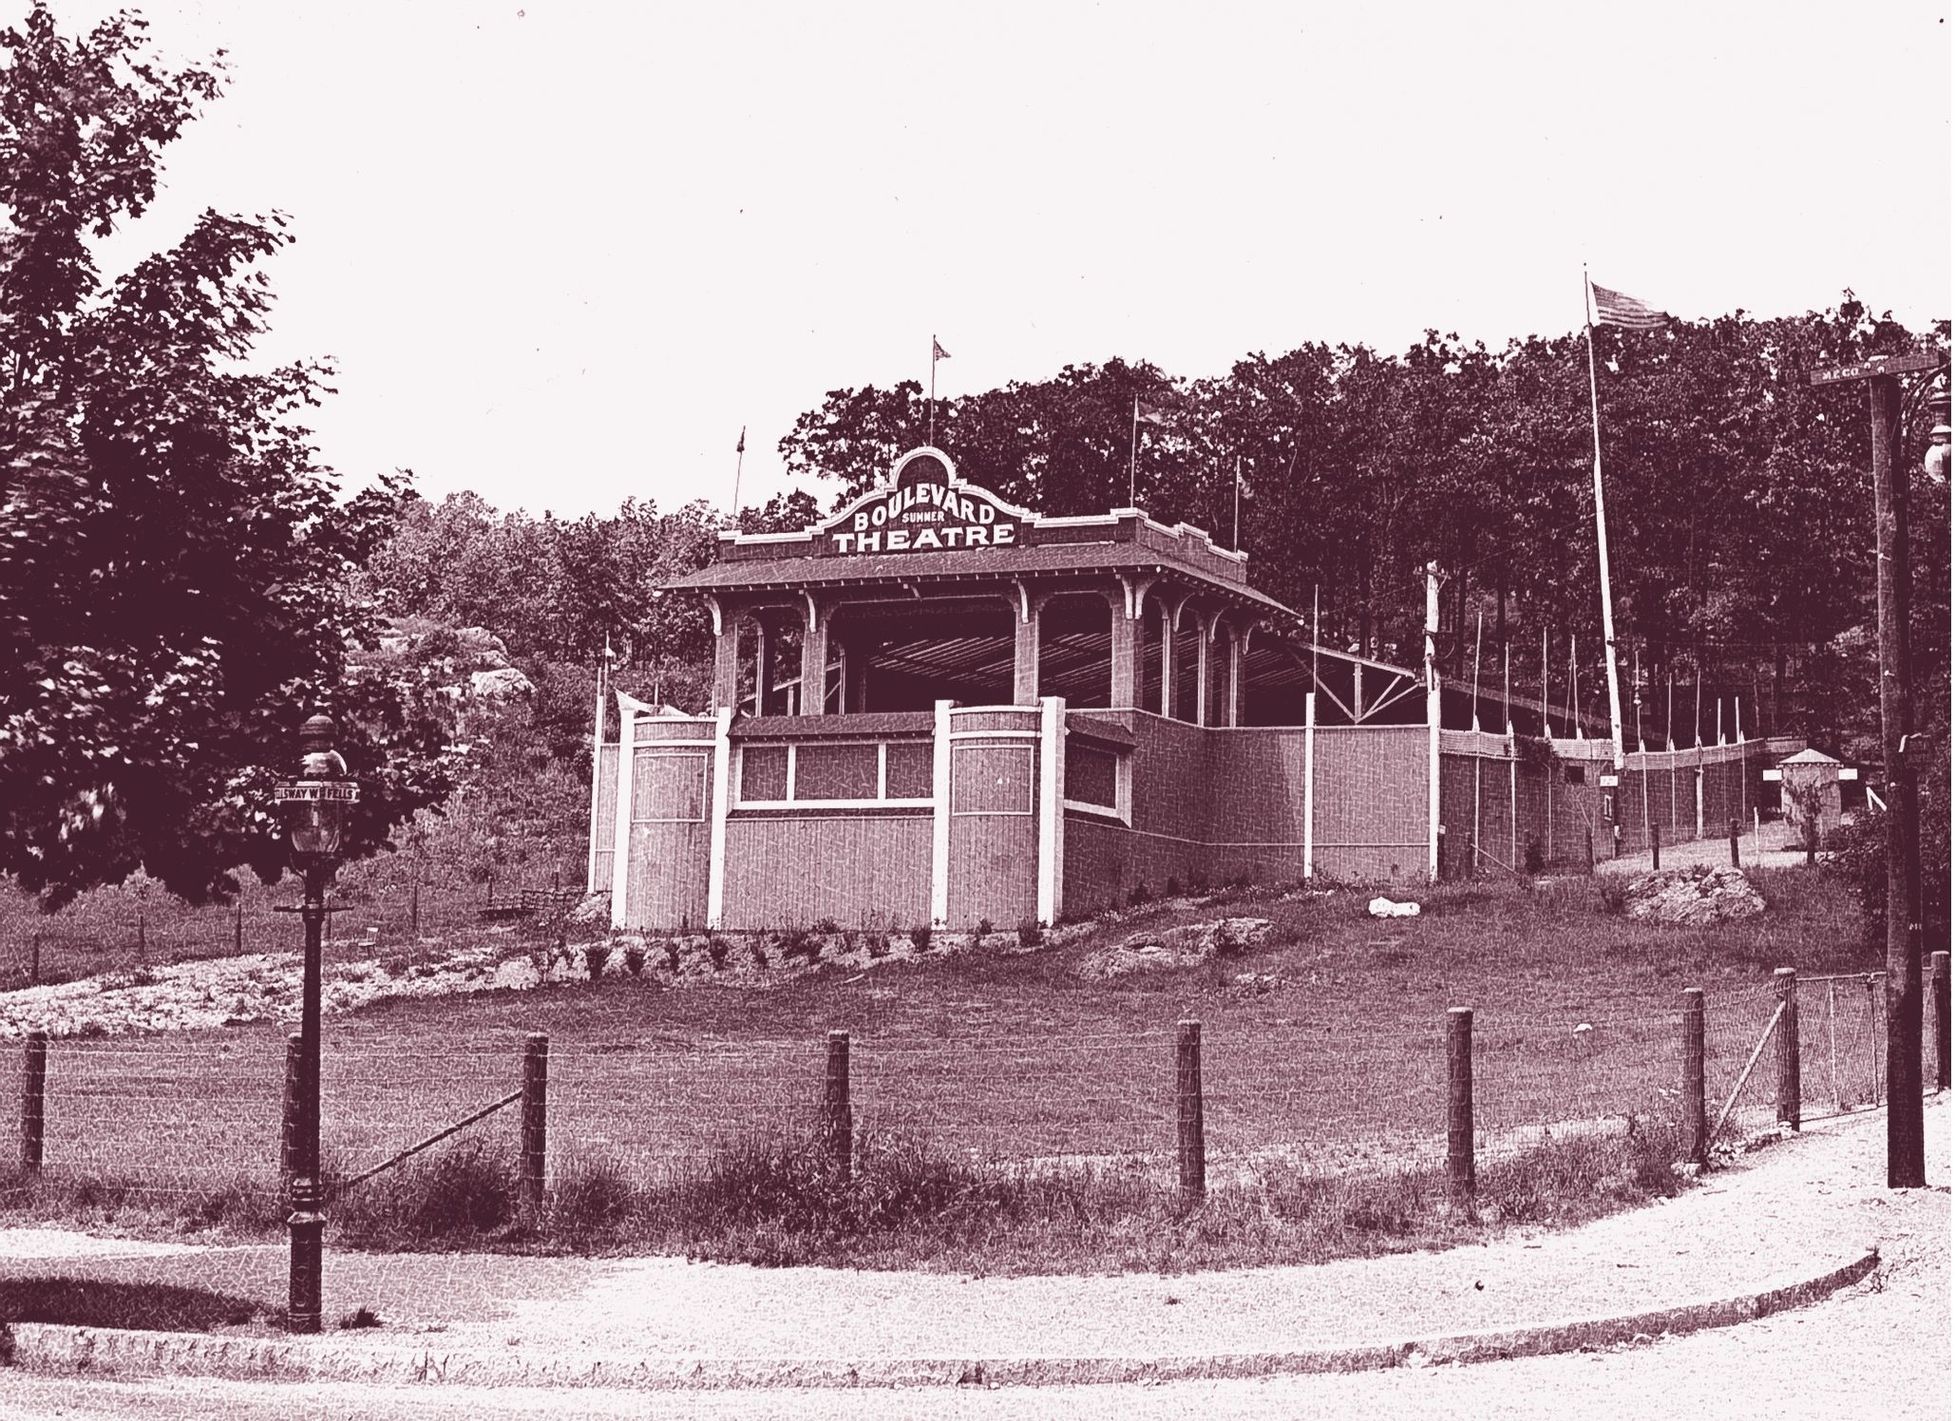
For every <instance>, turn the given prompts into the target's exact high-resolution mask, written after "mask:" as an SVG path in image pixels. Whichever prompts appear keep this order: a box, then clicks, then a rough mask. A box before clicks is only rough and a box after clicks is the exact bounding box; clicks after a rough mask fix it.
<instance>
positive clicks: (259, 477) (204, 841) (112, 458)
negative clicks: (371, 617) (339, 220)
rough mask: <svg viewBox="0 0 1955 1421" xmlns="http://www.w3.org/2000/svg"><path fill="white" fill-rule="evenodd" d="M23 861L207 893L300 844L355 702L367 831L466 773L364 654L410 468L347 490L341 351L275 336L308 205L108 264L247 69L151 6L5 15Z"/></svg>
mask: <svg viewBox="0 0 1955 1421" xmlns="http://www.w3.org/2000/svg"><path fill="white" fill-rule="evenodd" d="M0 48H4V51H5V57H6V60H7V63H6V67H5V69H4V70H0V209H4V214H5V219H6V226H5V228H4V230H0V330H3V331H4V335H5V344H4V348H5V351H6V356H5V365H4V379H3V381H0V873H5V874H7V875H10V876H12V877H13V878H14V879H16V880H17V881H18V882H19V883H20V884H21V885H22V886H24V887H25V888H27V889H28V890H30V891H32V892H36V893H38V894H40V895H41V896H42V899H43V902H44V903H45V904H46V905H48V906H50V907H52V906H58V905H59V904H60V903H62V902H64V901H66V900H67V899H68V898H70V897H72V896H73V895H74V894H75V893H77V892H79V891H81V890H82V889H85V888H87V887H90V886H92V885H95V884H100V883H107V882H116V881H119V880H121V879H122V878H124V877H126V876H127V875H128V874H130V873H131V872H133V871H135V870H136V869H138V868H141V869H143V870H145V871H146V872H148V873H149V874H150V875H151V876H153V877H155V878H157V879H159V880H160V881H161V882H162V883H163V884H164V885H165V886H166V887H168V888H169V889H170V890H171V891H173V892H175V893H177V894H179V895H181V896H183V897H185V898H188V899H191V900H193V901H203V900H207V899H211V898H221V897H223V896H225V895H227V894H228V893H230V892H231V891H233V890H234V889H235V887H236V878H235V874H234V872H233V870H234V869H236V868H237V867H239V866H241V865H246V864H248V865H249V866H251V867H252V868H253V869H255V870H256V871H257V872H259V873H260V874H261V875H262V876H264V877H265V878H266V879H267V880H269V879H271V878H272V877H274V876H275V875H276V874H277V873H278V872H279V871H280V869H281V868H282V866H283V863H284V860H285V854H286V850H285V846H284V841H283V838H282V836H281V835H280V834H279V832H278V826H277V823H276V820H275V816H274V815H273V814H272V813H271V806H270V804H269V794H268V791H269V788H270V785H271V783H272V782H273V781H274V780H275V779H276V778H278V776H279V774H280V772H281V771H285V770H287V769H288V767H289V766H290V765H291V764H292V762H293V760H294V757H295V744H296V730H297V726H298V723H299V721H300V720H302V719H303V718H304V717H305V716H306V715H308V714H310V713H312V712H313V711H314V710H316V709H325V710H328V711H330V712H332V713H333V714H335V715H336V716H337V717H338V718H339V720H340V725H341V748H342V750H343V752H344V753H345V754H346V757H347V760H348V763H349V766H350V767H351V769H352V770H353V772H354V773H355V774H356V775H357V776H358V778H359V779H360V781H361V783H362V789H363V798H362V803H361V805H360V808H359V811H358V813H357V815H356V817H355V819H354V821H353V823H352V824H351V826H350V828H349V834H348V839H347V849H348V852H349V853H351V854H354V855H359V854H363V853H369V852H372V851H373V850H374V849H375V848H377V847H379V846H380V845H382V844H384V843H385V841H386V837H387V834H388V832H389V830H390V829H391V827H392V826H393V825H394V824H396V823H398V822H399V821H400V820H401V819H403V818H404V817H405V816H407V815H409V814H411V813H412V812H413V811H414V810H415V809H417V808H419V807H422V806H424V805H429V804H432V803H436V802H438V801H439V800H440V799H441V798H442V797H443V796H444V795H445V794H446V792H447V788H448V775H447V769H446V766H445V763H444V761H443V758H442V755H441V752H440V746H441V744H442V743H443V740H444V739H445V737H444V735H443V730H442V724H441V721H440V718H439V717H438V716H437V715H436V714H435V713H434V712H433V711H431V710H430V709H429V708H428V706H427V705H426V703H425V702H423V701H420V700H418V699H417V698H416V696H415V695H414V694H413V693H412V691H411V688H409V687H406V686H403V685H399V684H394V683H391V682H388V681H387V680H385V679H384V678H377V677H371V676H358V675H355V676H352V677H347V676H346V675H345V668H346V650H347V646H348V643H349V642H350V641H352V640H354V639H357V638H359V637H361V636H363V635H365V634H367V633H368V632H369V630H370V627H369V621H368V617H367V613H366V609H365V608H364V607H363V606H362V605H361V604H360V603H359V602H358V601H357V600H356V599H355V598H354V596H353V595H352V593H351V591H350V587H351V578H350V574H351V572H352V570H353V569H354V568H356V567H357V566H358V565H359V564H360V563H361V562H362V561H363V560H364V559H365V558H366V556H367V555H368V554H369V553H370V552H371V551H372V549H373V547H374V545H375V543H376V542H377V541H378V539H379V538H380V537H381V536H383V535H384V533H385V531H386V528H387V526H388V525H389V523H390V522H391V520H392V516H393V512H394V509H395V506H396V504H397V503H398V500H399V498H400V496H401V494H402V491H403V490H402V485H401V484H400V482H399V481H394V482H390V483H387V484H384V485H383V486H382V487H381V488H380V489H378V490H375V491H373V492H371V493H369V494H366V495H363V496H361V497H358V498H355V499H352V500H351V501H349V502H346V503H343V504H342V503H339V502H337V501H336V500H335V498H334V485H333V482H332V479H331V477H330V475H329V474H328V471H326V470H325V469H323V468H321V467H320V466H319V465H318V463H317V461H316V456H315V453H314V450H313V448H312V445H311V443H310V436H309V433H308V431H307V430H306V429H305V428H304V426H303V425H302V424H301V423H300V422H299V421H300V418H301V417H302V414H303V411H304V410H305V409H306V408H307V407H309V406H311V405H315V404H317V403H318V401H319V399H320V397H321V396H322V395H323V394H325V393H327V390H326V385H325V381H326V380H327V379H328V378H329V376H330V372H329V371H328V369H327V368H326V367H324V366H323V365H321V364H317V363H302V364H297V365H292V366H287V367H284V368H280V369H274V370H269V371H264V370H254V369H252V368H251V367H250V366H249V365H248V364H247V360H248V357H249V355H250V353H251V349H252V345H253V341H254V339H255V338H256V337H257V336H258V335H259V333H260V332H261V331H262V329H263V326H264V318H265V315H266V312H267V310H268V308H269V304H270V292H269V285H268V283H267V280H266V278H265V276H264V274H263V272H262V271H261V270H260V269H259V265H260V263H261V262H262V261H263V260H264V259H265V258H267V257H269V256H270V255H272V254H273V253H274V252H276V251H277V250H278V249H279V248H280V247H281V246H283V245H284V244H285V242H286V241H287V240H288V238H287V236H286V233H285V220H284V219H283V218H282V217H280V216H277V215H273V216H268V217H238V216H225V215H221V214H219V213H216V212H214V211H208V210H207V211H205V212H204V213H203V214H202V216H201V217H199V218H198V219H197V220H196V222H195V223H194V224H193V226H192V227H191V229H190V231H189V232H188V233H187V234H185V236H184V237H183V238H182V239H181V240H180V241H179V242H178V243H177V244H176V245H175V246H174V247H172V248H170V249H169V250H167V251H162V252H158V253H155V254H153V255H151V256H148V257H146V258H144V259H143V260H141V261H140V262H138V263H137V264H136V265H135V267H134V268H133V270H131V271H130V272H129V274H128V275H127V276H125V277H123V278H122V279H121V280H119V281H117V282H115V283H114V284H113V285H111V286H105V285H104V283H103V281H102V279H101V277H100V274H99V273H98V271H97V268H96V265H95V261H94V256H93V252H92V248H91V243H92V242H93V241H95V240H99V239H101V238H104V237H107V236H109V235H110V234H111V233H112V232H113V231H114V230H115V229H116V227H117V225H118V223H120V222H121V221H123V220H125V219H127V218H132V217H135V216H137V215H139V214H140V213H142V212H143V211H144V209H145V208H146V207H147V206H148V204H149V202H150V200H151V198H152V197H153V195H154V193H155V189H156V182H157V176H158V173H159V171H160V155H161V151H162V149H163V148H164V147H166V146H167V145H168V144H169V143H170V142H171V141H172V140H173V139H174V138H175V137H176V136H177V134H178V133H179V132H180V130H181V129H182V128H183V126H184V125H185V124H186V123H187V122H189V121H190V120H191V119H192V118H193V117H194V116H195V114H196V111H197V109H198V107H199V105H200V104H202V103H203V102H205V101H208V100H211V99H213V98H215V97H216V96H217V94H218V92H219V86H220V79H221V77H222V71H221V69H220V68H219V67H217V66H215V65H211V66H205V67H190V68H185V69H182V70H178V71H171V70H169V69H167V68H165V67H163V66H162V65H160V64H159V63H158V62H157V61H156V59H155V58H154V56H153V55H152V54H151V53H150V51H149V48H148V43H147V37H146V34H145V27H144V24H143V22H142V21H141V20H140V19H137V18H135V17H133V16H130V15H127V14H123V15H118V16H115V17H113V18H111V19H109V20H107V21H105V22H103V23H102V24H100V25H98V26H97V27H96V28H95V29H94V30H92V31H90V32H89V33H88V34H87V35H86V36H83V37H80V38H70V37H68V36H65V35H63V34H61V33H60V32H59V31H58V30H57V28H56V25H55V21H54V18H53V16H52V15H51V13H50V12H49V10H48V8H47V6H46V5H45V4H44V3H40V4H36V6H35V7H34V9H33V11H32V12H31V13H30V14H29V15H28V16H27V18H26V20H25V22H24V23H23V24H22V25H21V27H20V28H18V29H9V30H7V31H5V32H4V33H0Z"/></svg>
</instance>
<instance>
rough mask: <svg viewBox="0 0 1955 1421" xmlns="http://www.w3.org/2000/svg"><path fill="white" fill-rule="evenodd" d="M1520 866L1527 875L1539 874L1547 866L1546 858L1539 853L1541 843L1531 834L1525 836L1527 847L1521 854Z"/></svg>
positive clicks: (1543, 854)
mask: <svg viewBox="0 0 1955 1421" xmlns="http://www.w3.org/2000/svg"><path fill="white" fill-rule="evenodd" d="M1521 866H1522V867H1523V868H1525V869H1526V870H1527V871H1528V872H1529V873H1539V872H1540V871H1541V870H1542V869H1544V868H1546V867H1547V866H1548V856H1547V855H1546V854H1545V853H1543V852H1542V851H1541V841H1540V839H1538V838H1537V837H1535V836H1534V835H1533V834H1529V835H1528V836H1527V847H1526V848H1525V849H1524V850H1522V852H1521Z"/></svg>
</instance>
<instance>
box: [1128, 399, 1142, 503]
mask: <svg viewBox="0 0 1955 1421" xmlns="http://www.w3.org/2000/svg"><path fill="white" fill-rule="evenodd" d="M1139 461H1140V396H1139V395H1135V396H1134V427H1133V432H1132V433H1131V434H1129V435H1128V436H1127V507H1129V508H1138V507H1140V502H1139V499H1138V497H1137V496H1136V494H1135V492H1134V490H1135V488H1136V487H1137V484H1136V482H1135V480H1136V475H1135V469H1136V468H1137V466H1138V464H1139Z"/></svg>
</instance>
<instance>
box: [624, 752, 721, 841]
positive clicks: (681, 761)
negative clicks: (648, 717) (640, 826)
mask: <svg viewBox="0 0 1955 1421" xmlns="http://www.w3.org/2000/svg"><path fill="white" fill-rule="evenodd" d="M631 817H632V820H633V821H634V822H636V823H645V822H652V823H659V822H663V823H668V824H669V823H674V822H678V823H695V822H697V821H699V820H702V819H704V818H705V817H706V756H704V755H695V754H693V753H691V752H690V751H681V752H679V753H677V754H672V753H666V754H647V753H646V752H645V751H643V750H641V751H639V752H638V754H637V756H636V757H635V758H634V759H633V760H632V765H631Z"/></svg>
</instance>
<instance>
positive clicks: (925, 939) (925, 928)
mask: <svg viewBox="0 0 1955 1421" xmlns="http://www.w3.org/2000/svg"><path fill="white" fill-rule="evenodd" d="M932 931H933V929H932V928H931V926H930V925H929V924H928V923H919V924H917V926H916V927H914V928H912V929H910V941H911V942H913V943H915V944H916V950H917V951H918V952H928V951H929V950H930V936H931V933H932Z"/></svg>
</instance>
